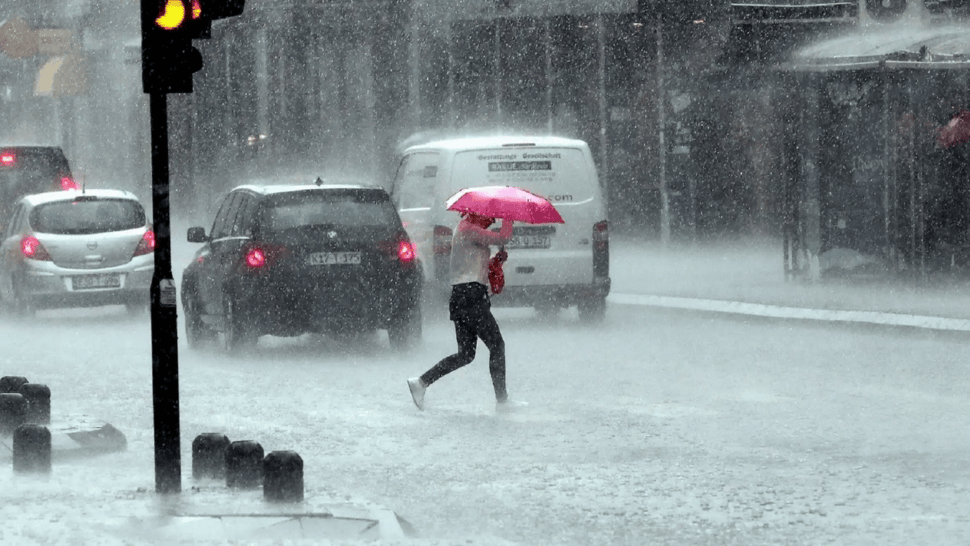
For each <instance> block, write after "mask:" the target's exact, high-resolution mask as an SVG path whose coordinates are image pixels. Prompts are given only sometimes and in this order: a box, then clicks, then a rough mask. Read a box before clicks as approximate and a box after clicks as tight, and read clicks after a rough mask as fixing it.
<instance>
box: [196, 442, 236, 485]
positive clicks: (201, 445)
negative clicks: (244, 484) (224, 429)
mask: <svg viewBox="0 0 970 546" xmlns="http://www.w3.org/2000/svg"><path fill="white" fill-rule="evenodd" d="M228 447H229V438H228V437H226V435H225V434H222V433H221V432H205V433H203V434H199V435H198V436H196V437H195V439H194V440H192V478H193V479H196V480H200V479H203V478H225V477H226V449H227V448H228Z"/></svg>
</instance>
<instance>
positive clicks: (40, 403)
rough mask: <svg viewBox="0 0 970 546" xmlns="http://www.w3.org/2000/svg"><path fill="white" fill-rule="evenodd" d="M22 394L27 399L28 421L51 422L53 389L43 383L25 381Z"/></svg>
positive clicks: (26, 419)
mask: <svg viewBox="0 0 970 546" xmlns="http://www.w3.org/2000/svg"><path fill="white" fill-rule="evenodd" d="M20 394H22V395H23V396H24V398H26V399H27V416H26V417H25V419H24V422H26V423H37V424H40V425H48V424H50V422H51V390H50V388H48V387H47V385H44V384H43V383H25V384H24V385H23V386H22V387H20Z"/></svg>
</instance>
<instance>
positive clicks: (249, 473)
mask: <svg viewBox="0 0 970 546" xmlns="http://www.w3.org/2000/svg"><path fill="white" fill-rule="evenodd" d="M262 479H263V446H261V445H259V443H258V442H254V441H252V440H237V441H235V442H232V443H231V444H229V447H228V448H227V449H226V485H227V486H228V487H238V488H243V489H254V488H256V487H259V485H260V482H261V481H262Z"/></svg>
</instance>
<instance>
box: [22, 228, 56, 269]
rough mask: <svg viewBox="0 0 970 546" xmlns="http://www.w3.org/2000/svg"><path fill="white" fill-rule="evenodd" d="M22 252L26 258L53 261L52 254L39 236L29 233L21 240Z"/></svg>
mask: <svg viewBox="0 0 970 546" xmlns="http://www.w3.org/2000/svg"><path fill="white" fill-rule="evenodd" d="M20 252H21V253H22V254H23V255H24V258H29V259H31V260H38V261H41V262H49V261H51V255H50V254H49V253H48V252H47V249H46V248H44V245H42V244H40V241H38V240H37V237H34V236H32V235H28V236H26V237H24V238H23V239H21V240H20Z"/></svg>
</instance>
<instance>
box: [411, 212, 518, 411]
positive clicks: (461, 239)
mask: <svg viewBox="0 0 970 546" xmlns="http://www.w3.org/2000/svg"><path fill="white" fill-rule="evenodd" d="M462 217H463V218H462V221H461V222H460V223H459V224H458V229H456V230H455V235H454V237H453V238H452V244H451V275H452V286H451V299H450V300H449V302H448V318H450V319H451V320H452V321H453V322H454V323H455V338H456V340H457V341H458V352H457V353H455V354H453V355H451V356H447V357H445V358H443V359H442V360H441V361H440V362H438V363H437V364H435V365H434V366H432V367H431V369H429V370H428V371H426V372H424V373H423V374H422V375H421V376H420V377H412V378H411V379H408V388H409V389H410V390H411V397H412V398H413V399H414V405H416V406H417V407H418V409H421V410H423V409H424V392H425V390H426V389H427V388H428V387H430V386H431V385H432V384H433V383H434V382H435V381H437V380H439V379H441V378H442V377H444V376H445V375H448V374H449V373H451V372H453V371H455V370H457V369H458V368H461V367H462V366H466V365H468V364H469V363H471V361H472V360H474V359H475V349H476V347H477V345H478V340H479V339H481V340H482V341H483V342H484V343H485V346H486V347H488V371H489V373H490V374H491V376H492V387H493V388H494V389H495V400H496V402H497V405H496V409H505V408H506V407H508V393H507V392H506V388H505V341H504V340H503V339H502V332H501V331H500V330H499V327H498V323H497V322H496V321H495V317H493V316H492V310H491V303H490V302H489V294H488V287H489V283H488V261H489V257H490V254H491V251H490V250H489V247H490V246H498V245H503V244H505V243H507V242H508V241H509V239H511V238H512V220H505V219H503V220H502V229H501V230H500V231H499V232H498V233H495V232H492V231H489V230H488V227H489V226H491V225H492V224H493V223H494V222H495V219H494V218H489V217H487V216H481V215H478V214H475V213H463V214H462Z"/></svg>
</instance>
